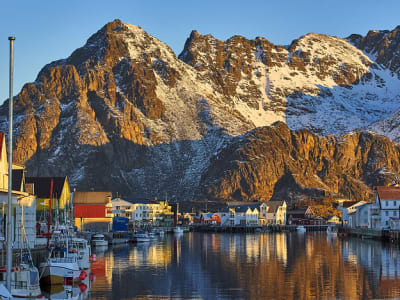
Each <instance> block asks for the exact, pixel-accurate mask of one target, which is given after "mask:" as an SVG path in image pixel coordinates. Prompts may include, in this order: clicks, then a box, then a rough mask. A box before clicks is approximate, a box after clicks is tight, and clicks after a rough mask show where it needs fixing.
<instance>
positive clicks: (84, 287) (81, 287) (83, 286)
mask: <svg viewBox="0 0 400 300" xmlns="http://www.w3.org/2000/svg"><path fill="white" fill-rule="evenodd" d="M79 289H80V290H81V292H82V293H84V292H86V290H87V285H86V284H84V283H81V284H80V285H79Z"/></svg>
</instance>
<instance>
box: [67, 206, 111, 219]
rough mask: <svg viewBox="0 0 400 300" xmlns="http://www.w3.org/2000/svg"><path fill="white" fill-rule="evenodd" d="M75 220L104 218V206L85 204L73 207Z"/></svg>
mask: <svg viewBox="0 0 400 300" xmlns="http://www.w3.org/2000/svg"><path fill="white" fill-rule="evenodd" d="M74 214H75V218H105V217H106V206H105V205H96V204H87V205H80V204H77V205H75V206H74Z"/></svg>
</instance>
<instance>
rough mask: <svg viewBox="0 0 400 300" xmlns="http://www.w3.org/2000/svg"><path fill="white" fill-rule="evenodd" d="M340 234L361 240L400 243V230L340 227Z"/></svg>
mask: <svg viewBox="0 0 400 300" xmlns="http://www.w3.org/2000/svg"><path fill="white" fill-rule="evenodd" d="M339 232H340V233H342V234H345V235H351V236H356V237H361V238H370V239H378V240H384V241H390V242H392V243H397V244H398V243H400V230H376V229H371V228H362V227H361V228H352V227H340V228H339Z"/></svg>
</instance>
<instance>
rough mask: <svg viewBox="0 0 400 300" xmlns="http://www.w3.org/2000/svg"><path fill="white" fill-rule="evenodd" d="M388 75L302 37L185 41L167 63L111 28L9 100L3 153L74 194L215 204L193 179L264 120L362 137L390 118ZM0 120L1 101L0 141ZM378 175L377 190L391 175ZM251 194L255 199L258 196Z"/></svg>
mask: <svg viewBox="0 0 400 300" xmlns="http://www.w3.org/2000/svg"><path fill="white" fill-rule="evenodd" d="M392 39H395V40H396V41H397V39H396V35H395V36H394V37H393V35H392ZM352 40H356V39H355V38H353V39H352ZM379 41H381V40H379ZM359 45H361V43H360V44H359ZM360 47H361V46H360ZM397 77H398V76H397V73H395V72H394V71H392V70H389V69H388V68H387V67H385V65H380V64H377V63H376V62H375V61H373V60H372V59H371V58H370V57H369V56H367V55H365V54H364V53H363V52H361V50H359V49H357V48H356V47H355V46H353V45H351V44H350V43H349V42H348V41H347V40H346V39H341V38H336V37H330V36H327V35H320V34H307V35H304V36H302V37H300V38H299V39H297V40H295V41H293V42H292V43H291V45H290V46H288V47H284V46H279V45H274V44H272V43H271V42H269V41H268V40H266V39H265V38H261V37H258V38H256V39H254V40H248V39H246V38H245V37H241V36H234V37H232V38H230V39H228V40H226V41H219V40H217V39H215V38H214V37H213V36H212V35H205V36H204V35H201V34H200V33H198V32H197V31H192V33H191V34H190V36H189V38H188V40H187V41H186V43H185V47H184V49H183V51H182V52H181V54H179V55H178V57H177V56H176V55H175V53H174V52H173V51H172V50H171V48H169V47H168V46H167V45H166V44H164V43H163V42H161V41H159V40H158V39H156V38H154V37H152V36H150V35H149V34H147V33H146V32H145V31H144V30H143V29H141V28H140V27H138V26H135V25H129V24H124V23H122V22H121V21H120V20H114V21H113V22H110V23H108V24H106V25H105V26H104V27H103V28H101V29H100V30H99V31H98V32H96V33H95V34H93V35H92V36H91V37H90V38H89V39H88V41H87V42H86V43H85V45H84V46H83V47H81V48H78V49H77V50H75V51H74V52H73V53H72V54H71V55H70V56H69V57H68V58H66V59H61V60H57V61H54V62H51V63H50V64H48V65H46V66H45V67H44V68H43V69H42V70H41V71H40V72H39V74H38V76H37V78H36V80H35V82H33V83H27V84H26V85H25V86H24V87H23V88H22V90H21V92H20V93H19V94H18V95H17V96H16V97H15V98H14V102H15V104H14V106H15V122H14V123H15V128H14V134H15V137H16V139H15V140H14V149H15V150H14V153H13V155H14V157H15V160H16V161H17V162H19V163H25V164H26V166H27V169H28V173H29V174H30V175H42V176H49V175H59V174H63V175H68V177H69V178H70V182H71V185H72V186H73V187H76V188H78V189H90V188H94V189H110V190H113V191H119V192H120V193H122V194H123V195H129V196H132V195H135V196H136V197H144V198H154V197H158V198H163V197H164V196H165V194H166V193H167V194H168V195H169V197H170V198H175V199H177V200H194V199H201V198H204V197H208V198H213V197H214V198H215V196H216V195H222V194H221V193H220V192H217V190H216V189H213V188H211V190H214V191H215V195H214V196H213V195H212V194H210V193H209V192H207V191H205V189H204V188H202V187H205V186H207V187H211V185H210V183H209V182H207V180H205V177H204V176H206V175H205V174H209V172H211V169H212V168H213V167H215V163H216V161H215V160H213V157H214V156H215V155H216V154H217V153H220V152H221V151H227V150H225V149H228V148H229V147H232V146H230V145H231V144H232V143H237V141H238V140H241V138H242V137H243V136H246V135H247V134H248V133H249V132H253V131H254V130H257V128H259V127H262V128H264V126H271V125H273V124H276V123H275V122H276V121H280V122H284V123H286V124H287V126H288V130H289V128H290V129H292V130H300V129H302V128H307V129H308V130H309V131H311V132H314V133H319V134H323V135H327V134H339V135H343V134H346V132H348V131H351V130H354V129H356V128H368V126H372V125H373V124H377V122H380V121H382V120H385V118H386V117H388V116H389V115H390V113H392V112H393V111H395V109H398V107H399V105H398V104H397V102H398V100H399V98H400V89H399V88H398V87H397V86H398V85H397V84H398V83H399V80H398V78H397ZM385 92H386V93H385ZM6 116H7V104H6V103H5V104H3V106H2V107H1V108H0V129H2V130H3V131H6V130H5V128H6V127H7V117H6ZM278 124H280V123H278ZM274 126H275V125H274ZM274 126H273V127H274ZM392 131H393V130H392ZM293 132H295V131H293ZM381 133H382V131H381ZM383 133H386V131H384V132H383ZM293 134H295V133H293ZM310 134H311V133H310ZM398 137H399V135H397V133H396V134H392V136H391V138H392V139H393V140H396V139H397V138H398ZM321 138H322V137H321ZM243 143H249V141H247V140H245V139H243ZM280 150H281V151H285V149H280ZM221 153H222V152H221ZM218 164H219V165H221V166H223V165H224V164H221V163H220V162H218ZM396 166H397V165H396ZM282 167H285V165H284V164H282ZM226 171H228V170H226ZM249 171H251V172H252V173H253V176H261V174H258V175H257V170H254V169H253V168H250V169H249ZM390 172H391V173H390ZM390 172H389V173H390V174H389V175H388V179H387V180H386V179H385V180H383V181H382V182H385V183H388V182H389V181H390V180H391V179H393V176H394V175H393V174H397V173H398V170H397V167H396V168H394V169H393V170H391V171H390ZM211 173H212V172H211ZM211 173H210V174H211ZM278 173H279V174H280V176H284V175H285V174H286V173H281V171H279V172H278ZM392 173H393V174H392ZM238 174H239V175H240V174H242V173H241V172H239V173H235V174H234V176H236V177H237V176H239V175H238ZM242 175H243V174H242ZM242 175H240V176H242ZM220 176H221V178H220V179H221V180H224V182H228V181H229V180H227V179H226V178H225V177H223V174H222V175H220ZM240 176H239V177H240ZM262 176H265V175H262ZM396 176H397V175H396ZM210 178H211V176H210ZM215 180H217V179H215ZM246 180H247V179H244V180H243V184H248V183H246ZM274 180H275V179H274ZM274 180H273V181H274ZM354 180H364V179H363V178H361V179H360V178H358V177H357V176H355V179H354ZM278 181H279V180H278ZM278 181H275V184H276V183H277V182H278ZM239 182H240V180H239ZM231 183H232V184H236V185H237V182H236V183H235V180H233V178H232V180H231ZM263 184H264V185H265V186H264V187H262V186H261V185H260V190H259V191H258V192H256V193H255V194H257V193H258V194H260V191H265V192H266V194H265V195H270V194H271V193H270V191H269V192H267V190H268V189H266V186H267V185H268V184H266V183H263ZM225 185H226V184H225ZM367 186H368V184H367V185H366V186H362V190H363V191H366V190H367V189H368V187H367ZM357 189H358V186H357V188H355V190H357ZM226 190H231V196H227V195H224V196H223V197H222V196H221V199H225V200H227V199H229V197H231V198H232V199H233V198H234V199H237V197H236V196H234V194H235V190H233V189H226ZM239 190H240V191H243V190H245V189H240V188H239ZM358 190H360V189H358ZM338 191H339V190H338ZM249 192H254V190H249ZM327 192H330V190H329V189H327ZM241 193H242V192H240V194H241ZM228 194H229V193H228ZM306 194H307V193H306ZM335 194H337V195H339V194H340V193H339V192H337V193H336V192H335ZM350 194H351V193H350ZM340 196H343V195H342V194H341V195H340ZM242 198H243V199H245V198H246V199H250V198H251V197H250V198H249V196H248V195H247V194H246V193H244V194H243V196H242ZM267 198H268V197H266V196H263V197H261V198H260V199H263V200H268V199H267Z"/></svg>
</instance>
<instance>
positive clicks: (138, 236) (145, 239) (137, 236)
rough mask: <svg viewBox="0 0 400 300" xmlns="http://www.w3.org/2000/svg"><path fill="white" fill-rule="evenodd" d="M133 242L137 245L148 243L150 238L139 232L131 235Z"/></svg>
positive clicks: (142, 231)
mask: <svg viewBox="0 0 400 300" xmlns="http://www.w3.org/2000/svg"><path fill="white" fill-rule="evenodd" d="M133 241H134V242H137V243H143V242H150V238H149V236H148V234H147V232H146V231H144V230H139V231H136V232H135V233H134V234H133Z"/></svg>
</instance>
